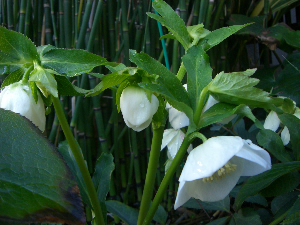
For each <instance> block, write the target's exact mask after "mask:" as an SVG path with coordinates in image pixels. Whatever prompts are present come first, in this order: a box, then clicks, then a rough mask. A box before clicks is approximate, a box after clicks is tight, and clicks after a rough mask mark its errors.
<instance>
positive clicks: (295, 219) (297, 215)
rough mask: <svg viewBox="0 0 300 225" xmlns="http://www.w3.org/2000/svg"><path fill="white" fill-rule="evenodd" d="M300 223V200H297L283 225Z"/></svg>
mask: <svg viewBox="0 0 300 225" xmlns="http://www.w3.org/2000/svg"><path fill="white" fill-rule="evenodd" d="M299 223H300V198H299V197H298V199H297V200H296V202H295V203H294V205H293V207H292V208H291V210H290V211H289V212H288V214H287V216H286V218H285V220H284V221H283V222H282V223H281V224H282V225H297V224H299Z"/></svg>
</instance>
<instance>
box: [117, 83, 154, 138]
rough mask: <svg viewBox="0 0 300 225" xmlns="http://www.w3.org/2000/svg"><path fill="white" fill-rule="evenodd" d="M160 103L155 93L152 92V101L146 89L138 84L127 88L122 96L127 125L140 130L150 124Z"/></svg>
mask: <svg viewBox="0 0 300 225" xmlns="http://www.w3.org/2000/svg"><path fill="white" fill-rule="evenodd" d="M158 105H159V102H158V99H157V98H156V96H155V95H153V94H152V96H151V102H150V101H149V100H148V98H147V95H146V92H145V91H144V89H142V88H140V87H136V86H130V87H127V88H125V89H124V90H123V92H122V94H121V98H120V108H121V111H122V114H123V118H124V121H125V123H126V125H127V126H128V127H130V128H132V129H133V130H135V131H138V132H139V131H141V130H144V129H145V128H146V127H148V126H149V124H150V123H151V121H152V117H153V115H154V114H155V113H156V111H157V109H158Z"/></svg>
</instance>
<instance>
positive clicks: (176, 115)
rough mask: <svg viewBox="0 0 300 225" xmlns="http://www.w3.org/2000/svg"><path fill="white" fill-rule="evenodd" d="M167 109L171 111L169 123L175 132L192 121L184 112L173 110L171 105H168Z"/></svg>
mask: <svg viewBox="0 0 300 225" xmlns="http://www.w3.org/2000/svg"><path fill="white" fill-rule="evenodd" d="M166 109H167V110H168V111H169V122H170V124H171V126H172V127H173V128H174V129H175V130H178V129H180V128H183V127H186V126H188V125H189V124H190V120H189V118H188V117H187V116H186V115H185V113H184V112H181V111H179V110H177V109H175V108H173V107H172V106H171V105H170V104H169V103H167V104H166Z"/></svg>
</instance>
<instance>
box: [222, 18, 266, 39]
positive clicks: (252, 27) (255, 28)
mask: <svg viewBox="0 0 300 225" xmlns="http://www.w3.org/2000/svg"><path fill="white" fill-rule="evenodd" d="M264 19H265V17H264V16H251V17H249V16H245V15H242V14H231V16H230V19H229V21H228V22H227V23H228V25H243V24H247V23H251V24H249V26H246V27H244V28H242V29H241V30H239V31H238V32H237V33H238V34H250V35H253V36H257V35H260V34H262V32H263V31H264V27H263V22H264Z"/></svg>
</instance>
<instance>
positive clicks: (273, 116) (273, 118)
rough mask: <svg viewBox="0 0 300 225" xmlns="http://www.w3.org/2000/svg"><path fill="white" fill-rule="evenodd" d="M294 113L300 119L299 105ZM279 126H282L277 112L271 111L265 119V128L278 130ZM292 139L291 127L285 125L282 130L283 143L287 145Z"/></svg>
mask: <svg viewBox="0 0 300 225" xmlns="http://www.w3.org/2000/svg"><path fill="white" fill-rule="evenodd" d="M293 115H294V116H296V117H297V118H299V119H300V109H299V108H298V107H296V111H295V113H294V114H293ZM279 126H280V119H279V117H278V115H277V113H276V112H274V111H271V112H270V113H269V115H268V116H267V118H266V120H265V123H264V128H265V129H269V130H272V131H274V132H276V130H277V129H278V128H279ZM290 139H291V136H290V132H289V129H288V128H287V127H286V126H284V128H283V130H282V131H281V140H282V142H283V145H287V144H288V143H289V142H290Z"/></svg>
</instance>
